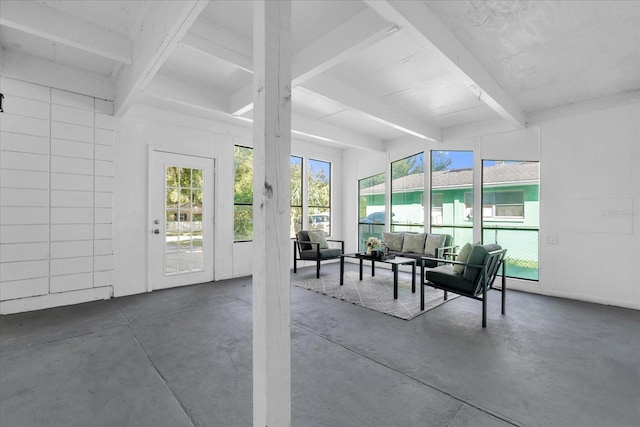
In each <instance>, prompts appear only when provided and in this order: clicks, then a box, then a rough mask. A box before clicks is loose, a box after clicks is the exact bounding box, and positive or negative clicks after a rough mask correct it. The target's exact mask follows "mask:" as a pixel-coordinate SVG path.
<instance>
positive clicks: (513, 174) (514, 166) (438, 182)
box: [360, 162, 540, 195]
mask: <svg viewBox="0 0 640 427" xmlns="http://www.w3.org/2000/svg"><path fill="white" fill-rule="evenodd" d="M539 177H540V163H538V162H530V163H529V162H528V163H503V164H496V165H494V166H487V167H486V168H484V170H483V180H484V182H485V183H486V184H490V185H491V184H492V185H498V184H505V185H515V184H522V183H537V182H538V181H539V179H540V178H539ZM432 179H433V182H432V188H438V189H444V188H456V187H471V186H472V183H473V170H472V169H453V170H448V171H440V172H434V173H433V177H432ZM392 187H393V191H394V192H395V191H400V192H409V191H417V190H422V189H424V174H423V173H422V172H420V173H414V174H411V175H407V176H403V177H400V178H396V179H394V180H393V183H392ZM382 193H384V184H377V185H374V186H373V187H369V188H364V189H362V190H361V191H360V194H363V195H366V194H382Z"/></svg>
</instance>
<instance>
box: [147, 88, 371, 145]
mask: <svg viewBox="0 0 640 427" xmlns="http://www.w3.org/2000/svg"><path fill="white" fill-rule="evenodd" d="M144 95H145V96H146V97H148V98H149V99H154V100H156V101H154V104H156V103H157V105H161V106H163V107H169V106H171V105H173V106H181V107H186V110H192V111H201V112H203V113H207V115H210V116H211V117H214V118H216V119H220V120H225V121H228V120H227V119H233V120H241V121H243V122H248V123H252V122H253V120H252V119H247V118H244V117H233V116H231V115H230V114H229V108H228V103H229V97H228V96H227V95H224V94H220V93H217V92H215V91H212V90H210V89H206V88H203V87H201V86H197V85H194V84H192V83H188V82H185V81H182V80H178V79H175V78H173V77H169V76H163V75H156V77H155V78H154V79H153V81H152V82H151V83H150V84H149V85H148V86H147V88H146V89H145V90H144ZM291 126H292V129H291V132H292V133H293V134H294V135H295V136H297V137H301V138H304V139H308V140H312V141H323V142H327V143H331V144H335V145H337V146H340V147H349V148H360V149H364V150H370V151H378V152H384V145H383V143H382V140H379V139H371V138H367V137H364V136H362V135H360V134H358V133H355V132H351V131H348V130H344V129H341V128H338V127H335V126H332V125H328V124H325V123H321V122H318V121H316V120H312V119H309V118H306V117H302V116H299V115H292V125H291Z"/></svg>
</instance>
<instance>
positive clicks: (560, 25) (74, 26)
mask: <svg viewBox="0 0 640 427" xmlns="http://www.w3.org/2000/svg"><path fill="white" fill-rule="evenodd" d="M639 28H640V1H535V0H532V1H527V0H522V1H517V0H509V1H500V0H486V1H480V0H466V1H424V2H422V1H417V0H415V1H396V0H363V1H360V0H351V1H344V0H342V1H310V0H304V1H296V0H294V1H293V6H292V49H293V65H292V69H293V79H294V90H293V103H292V110H293V116H294V119H293V124H292V126H293V128H294V130H296V131H298V135H300V132H302V133H303V134H310V135H316V136H317V137H320V138H321V140H325V141H326V140H329V141H333V143H334V144H338V145H340V146H352V147H361V148H366V149H376V150H381V149H382V147H383V144H382V142H383V141H390V140H394V139H397V138H400V137H406V136H407V135H412V136H414V137H418V138H422V139H433V140H439V139H440V137H441V133H442V129H444V128H448V127H451V126H458V125H464V124H468V123H473V122H481V121H485V120H490V121H494V122H495V121H496V120H504V121H505V122H507V123H509V124H511V125H513V126H514V127H523V126H526V117H527V116H528V114H530V113H536V112H539V111H544V110H549V109H553V108H557V107H561V106H565V105H571V104H574V103H578V102H582V101H589V100H593V99H601V98H605V97H609V96H616V95H621V94H628V93H634V92H637V91H638V90H640V30H639ZM252 33H253V31H252V2H250V1H237V0H236V1H217V0H211V1H206V0H181V1H169V2H166V1H153V0H144V1H96V0H90V1H89V0H87V1H83V0H58V1H55V0H47V1H31V2H26V1H13V0H1V1H0V45H1V46H2V49H3V50H2V52H3V53H2V55H3V61H2V65H3V74H4V75H6V76H10V77H14V78H22V79H24V80H29V81H35V82H36V83H43V84H45V83H47V84H50V85H56V84H57V83H56V82H55V77H56V75H59V74H62V75H64V74H69V73H71V74H73V76H72V78H70V77H69V76H67V78H60V79H59V80H60V85H61V88H63V89H67V90H75V91H78V92H82V93H89V94H92V95H94V96H98V97H101V98H107V99H112V100H114V101H115V105H116V110H117V111H116V114H120V115H122V114H126V111H127V110H128V108H129V107H130V106H131V105H133V104H134V103H136V102H138V103H144V104H151V105H154V106H157V107H159V108H167V109H172V110H178V111H183V112H186V113H188V114H197V115H199V116H204V117H211V118H215V119H216V120H227V121H231V122H235V123H238V124H241V125H245V126H247V125H249V123H250V122H248V121H247V119H250V118H251V106H250V104H251V85H252V74H251V69H252V59H251V57H252V36H253V35H252ZM25 64H27V65H28V67H29V69H26V68H25V67H26V66H27V65H25ZM34 64H35V65H34ZM68 67H70V68H68ZM38 79H41V80H42V81H36V80H38ZM96 82H97V84H96ZM92 91H94V92H92ZM234 114H235V115H236V116H235V117H234ZM237 116H240V117H241V118H242V119H243V120H241V119H238V118H237ZM307 137H309V136H307ZM311 138H312V137H311Z"/></svg>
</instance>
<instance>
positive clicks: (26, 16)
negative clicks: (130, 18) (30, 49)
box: [0, 1, 132, 64]
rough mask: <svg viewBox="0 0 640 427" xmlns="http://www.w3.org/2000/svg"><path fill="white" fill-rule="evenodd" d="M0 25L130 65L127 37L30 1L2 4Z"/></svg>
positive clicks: (129, 44)
mask: <svg viewBox="0 0 640 427" xmlns="http://www.w3.org/2000/svg"><path fill="white" fill-rule="evenodd" d="M0 7H1V8H2V13H0V25H3V26H5V27H9V28H13V29H14V30H18V31H22V32H24V33H27V34H31V35H34V36H38V37H42V38H44V39H47V40H51V41H52V42H55V43H59V44H62V45H65V46H70V47H73V48H75V49H80V50H83V51H85V52H89V53H92V54H94V55H98V56H101V57H103V58H108V59H112V60H114V61H118V62H120V63H123V64H131V57H132V42H131V40H129V38H128V37H126V36H124V35H122V34H117V33H114V32H112V31H108V30H106V29H104V28H101V27H98V26H97V25H95V24H92V23H90V22H88V21H84V20H82V19H78V18H76V17H74V16H71V15H68V14H66V13H63V12H60V11H57V10H55V9H52V8H49V7H47V6H43V5H41V4H40V3H36V2H32V1H3V2H2V6H0Z"/></svg>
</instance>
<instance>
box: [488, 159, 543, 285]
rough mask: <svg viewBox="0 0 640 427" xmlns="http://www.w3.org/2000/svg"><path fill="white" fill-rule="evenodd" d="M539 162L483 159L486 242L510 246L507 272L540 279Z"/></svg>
mask: <svg viewBox="0 0 640 427" xmlns="http://www.w3.org/2000/svg"><path fill="white" fill-rule="evenodd" d="M539 166H540V165H539V163H538V162H520V161H504V160H500V161H496V160H483V162H482V242H483V243H485V244H486V243H497V244H499V245H500V246H502V247H503V248H507V261H506V264H507V271H506V273H507V275H508V276H509V277H516V278H520V279H529V280H538V245H539V241H538V240H539V228H540V222H539V197H538V189H539V185H540V179H539V176H540V172H539Z"/></svg>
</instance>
